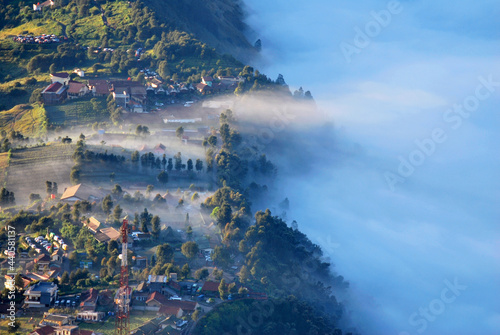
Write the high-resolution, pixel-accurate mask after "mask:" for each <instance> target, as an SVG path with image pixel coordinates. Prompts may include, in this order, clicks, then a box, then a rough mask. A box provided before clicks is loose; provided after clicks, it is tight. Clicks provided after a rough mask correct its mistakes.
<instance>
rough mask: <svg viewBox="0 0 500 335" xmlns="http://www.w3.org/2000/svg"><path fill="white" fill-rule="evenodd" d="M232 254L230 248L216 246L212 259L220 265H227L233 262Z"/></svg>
mask: <svg viewBox="0 0 500 335" xmlns="http://www.w3.org/2000/svg"><path fill="white" fill-rule="evenodd" d="M230 256H231V255H230V254H229V250H228V249H227V248H225V247H223V246H220V245H218V246H216V247H215V248H214V252H213V254H212V259H213V260H214V262H215V263H216V264H219V265H220V266H223V267H226V266H228V265H229V264H230V263H231V257H230Z"/></svg>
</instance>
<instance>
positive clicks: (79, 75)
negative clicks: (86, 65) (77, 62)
mask: <svg viewBox="0 0 500 335" xmlns="http://www.w3.org/2000/svg"><path fill="white" fill-rule="evenodd" d="M73 73H76V74H77V76H78V77H80V78H83V77H85V72H84V71H83V70H82V69H74V70H73Z"/></svg>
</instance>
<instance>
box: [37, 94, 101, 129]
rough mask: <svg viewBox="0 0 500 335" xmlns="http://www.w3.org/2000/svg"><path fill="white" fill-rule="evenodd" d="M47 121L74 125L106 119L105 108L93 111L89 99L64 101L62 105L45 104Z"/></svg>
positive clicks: (52, 123)
mask: <svg viewBox="0 0 500 335" xmlns="http://www.w3.org/2000/svg"><path fill="white" fill-rule="evenodd" d="M45 109H46V110H47V118H48V122H49V123H50V124H51V125H56V126H75V125H82V124H88V123H94V122H96V121H107V120H108V118H109V113H108V111H107V110H102V111H94V109H93V107H92V103H91V102H90V100H76V101H71V100H69V101H66V102H65V103H63V104H62V105H56V106H46V107H45Z"/></svg>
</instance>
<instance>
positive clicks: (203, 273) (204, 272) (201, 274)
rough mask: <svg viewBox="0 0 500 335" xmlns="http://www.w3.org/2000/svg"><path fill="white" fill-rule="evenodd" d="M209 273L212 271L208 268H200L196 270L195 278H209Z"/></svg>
mask: <svg viewBox="0 0 500 335" xmlns="http://www.w3.org/2000/svg"><path fill="white" fill-rule="evenodd" d="M209 274H210V273H209V272H208V269H206V268H202V269H198V270H196V271H195V272H194V278H195V279H198V280H205V279H206V278H208V275H209Z"/></svg>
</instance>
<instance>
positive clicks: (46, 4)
mask: <svg viewBox="0 0 500 335" xmlns="http://www.w3.org/2000/svg"><path fill="white" fill-rule="evenodd" d="M49 6H54V1H53V0H47V1H44V2H42V3H40V2H37V3H34V4H33V10H34V11H38V12H39V11H41V10H42V8H43V7H49Z"/></svg>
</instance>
